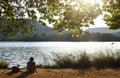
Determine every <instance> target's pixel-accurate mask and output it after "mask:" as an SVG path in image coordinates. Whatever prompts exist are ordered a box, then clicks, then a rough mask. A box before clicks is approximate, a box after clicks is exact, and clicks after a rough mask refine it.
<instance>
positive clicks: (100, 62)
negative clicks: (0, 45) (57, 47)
mask: <svg viewBox="0 0 120 78" xmlns="http://www.w3.org/2000/svg"><path fill="white" fill-rule="evenodd" d="M79 53H80V54H78V55H76V56H72V55H70V54H66V55H65V56H64V57H61V58H60V56H59V54H57V53H56V56H57V59H55V60H54V61H55V63H56V64H55V65H53V66H43V67H45V68H74V69H90V68H91V67H94V68H96V69H97V70H100V69H105V68H112V69H118V68H120V50H117V51H116V52H113V51H111V50H107V51H105V52H97V53H96V54H88V53H87V52H85V51H84V52H79Z"/></svg>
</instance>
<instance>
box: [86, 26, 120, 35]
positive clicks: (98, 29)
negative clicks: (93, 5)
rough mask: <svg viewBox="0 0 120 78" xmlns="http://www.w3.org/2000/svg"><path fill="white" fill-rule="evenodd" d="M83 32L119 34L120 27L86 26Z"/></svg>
mask: <svg viewBox="0 0 120 78" xmlns="http://www.w3.org/2000/svg"><path fill="white" fill-rule="evenodd" d="M85 32H90V33H110V34H114V35H116V36H120V29H117V30H110V29H109V28H108V27H96V28H88V29H86V30H85Z"/></svg>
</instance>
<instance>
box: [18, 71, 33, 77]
mask: <svg viewBox="0 0 120 78" xmlns="http://www.w3.org/2000/svg"><path fill="white" fill-rule="evenodd" d="M33 73H34V72H22V73H21V74H20V75H19V76H18V77H16V78H26V77H27V76H29V75H31V74H33Z"/></svg>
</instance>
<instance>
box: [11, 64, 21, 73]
mask: <svg viewBox="0 0 120 78" xmlns="http://www.w3.org/2000/svg"><path fill="white" fill-rule="evenodd" d="M19 66H20V65H17V66H13V67H12V72H13V73H17V72H19V71H20V69H19Z"/></svg>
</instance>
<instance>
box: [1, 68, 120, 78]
mask: <svg viewBox="0 0 120 78" xmlns="http://www.w3.org/2000/svg"><path fill="white" fill-rule="evenodd" d="M10 71H11V70H10V69H0V78H120V70H113V69H105V70H100V71H96V70H95V69H89V70H87V71H82V70H78V69H41V68H37V72H35V73H26V72H25V69H21V71H20V72H18V73H11V72H10Z"/></svg>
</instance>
